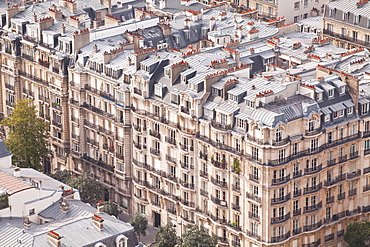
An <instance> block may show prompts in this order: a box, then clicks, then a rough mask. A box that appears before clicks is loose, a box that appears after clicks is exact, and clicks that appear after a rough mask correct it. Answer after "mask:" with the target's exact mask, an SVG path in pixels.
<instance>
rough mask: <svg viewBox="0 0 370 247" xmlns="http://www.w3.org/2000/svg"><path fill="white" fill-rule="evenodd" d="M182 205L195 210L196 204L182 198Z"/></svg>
mask: <svg viewBox="0 0 370 247" xmlns="http://www.w3.org/2000/svg"><path fill="white" fill-rule="evenodd" d="M180 201H181V203H182V204H184V205H185V206H187V207H191V208H195V203H194V202H189V200H187V199H184V198H181V200H180Z"/></svg>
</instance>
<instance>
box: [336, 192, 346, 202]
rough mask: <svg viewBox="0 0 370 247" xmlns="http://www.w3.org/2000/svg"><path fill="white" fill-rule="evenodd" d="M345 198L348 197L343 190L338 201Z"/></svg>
mask: <svg viewBox="0 0 370 247" xmlns="http://www.w3.org/2000/svg"><path fill="white" fill-rule="evenodd" d="M344 198H346V192H342V193H339V194H338V201H339V200H343V199H344Z"/></svg>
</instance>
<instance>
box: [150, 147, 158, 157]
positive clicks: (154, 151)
mask: <svg viewBox="0 0 370 247" xmlns="http://www.w3.org/2000/svg"><path fill="white" fill-rule="evenodd" d="M150 153H151V154H154V155H156V156H159V155H160V152H159V150H158V149H156V148H150Z"/></svg>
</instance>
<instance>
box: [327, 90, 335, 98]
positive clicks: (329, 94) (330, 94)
mask: <svg viewBox="0 0 370 247" xmlns="http://www.w3.org/2000/svg"><path fill="white" fill-rule="evenodd" d="M328 97H329V98H333V97H334V89H330V90H329V91H328Z"/></svg>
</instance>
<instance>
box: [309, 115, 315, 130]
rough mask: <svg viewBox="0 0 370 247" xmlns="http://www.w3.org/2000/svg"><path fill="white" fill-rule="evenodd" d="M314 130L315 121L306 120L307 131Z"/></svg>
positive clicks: (311, 119)
mask: <svg viewBox="0 0 370 247" xmlns="http://www.w3.org/2000/svg"><path fill="white" fill-rule="evenodd" d="M314 129H315V119H314V118H310V120H308V131H313V130H314Z"/></svg>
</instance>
